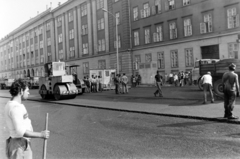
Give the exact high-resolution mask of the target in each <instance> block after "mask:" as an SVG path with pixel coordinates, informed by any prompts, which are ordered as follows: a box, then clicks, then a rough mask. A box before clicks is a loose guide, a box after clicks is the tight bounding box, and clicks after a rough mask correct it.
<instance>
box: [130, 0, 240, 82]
mask: <svg viewBox="0 0 240 159" xmlns="http://www.w3.org/2000/svg"><path fill="white" fill-rule="evenodd" d="M130 6H131V28H132V43H133V48H132V54H133V69H134V72H138V73H140V74H141V75H142V82H143V83H153V82H154V75H155V74H156V71H157V70H160V71H161V72H162V74H163V75H164V74H169V73H170V72H171V73H178V72H179V71H184V72H185V71H190V70H192V68H193V67H194V63H195V61H196V60H199V59H206V58H215V59H225V58H237V59H238V58H239V52H240V51H239V43H238V42H237V41H236V40H237V38H238V34H239V33H240V27H239V13H240V1H239V0H227V1H226V0H137V1H135V0H131V3H130Z"/></svg>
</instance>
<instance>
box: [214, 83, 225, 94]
mask: <svg viewBox="0 0 240 159" xmlns="http://www.w3.org/2000/svg"><path fill="white" fill-rule="evenodd" d="M213 87H214V89H213V90H214V92H215V93H216V94H217V95H219V96H223V84H222V80H221V79H219V80H217V81H216V82H214V86H213Z"/></svg>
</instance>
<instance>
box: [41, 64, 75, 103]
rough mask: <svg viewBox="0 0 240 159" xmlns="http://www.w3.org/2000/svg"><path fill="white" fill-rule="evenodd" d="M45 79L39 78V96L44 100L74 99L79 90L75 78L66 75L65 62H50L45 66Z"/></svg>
mask: <svg viewBox="0 0 240 159" xmlns="http://www.w3.org/2000/svg"><path fill="white" fill-rule="evenodd" d="M44 70H45V77H40V78H39V86H40V87H39V94H40V95H41V97H42V99H49V98H51V97H54V99H55V100H61V99H73V98H75V97H76V96H77V94H78V89H77V87H76V85H75V84H74V83H73V76H72V75H67V74H66V68H65V62H61V61H59V62H49V63H46V64H45V65H44Z"/></svg>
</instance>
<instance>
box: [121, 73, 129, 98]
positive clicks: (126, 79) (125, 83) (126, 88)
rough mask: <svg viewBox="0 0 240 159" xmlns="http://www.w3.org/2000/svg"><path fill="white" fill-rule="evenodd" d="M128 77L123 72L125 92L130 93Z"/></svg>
mask: <svg viewBox="0 0 240 159" xmlns="http://www.w3.org/2000/svg"><path fill="white" fill-rule="evenodd" d="M127 83H128V77H127V76H126V74H125V73H123V76H122V87H123V94H125V93H128V85H127Z"/></svg>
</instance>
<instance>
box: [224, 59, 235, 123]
mask: <svg viewBox="0 0 240 159" xmlns="http://www.w3.org/2000/svg"><path fill="white" fill-rule="evenodd" d="M228 68H229V71H228V72H225V73H224V74H223V77H222V83H223V93H224V108H225V114H224V118H228V119H238V117H237V116H234V115H233V114H232V111H233V108H234V104H235V100H236V96H237V97H239V83H238V75H237V74H236V73H235V72H234V71H235V69H236V65H235V64H233V63H232V64H230V65H229V67H228Z"/></svg>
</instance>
